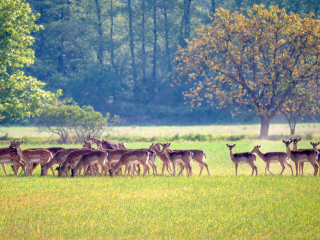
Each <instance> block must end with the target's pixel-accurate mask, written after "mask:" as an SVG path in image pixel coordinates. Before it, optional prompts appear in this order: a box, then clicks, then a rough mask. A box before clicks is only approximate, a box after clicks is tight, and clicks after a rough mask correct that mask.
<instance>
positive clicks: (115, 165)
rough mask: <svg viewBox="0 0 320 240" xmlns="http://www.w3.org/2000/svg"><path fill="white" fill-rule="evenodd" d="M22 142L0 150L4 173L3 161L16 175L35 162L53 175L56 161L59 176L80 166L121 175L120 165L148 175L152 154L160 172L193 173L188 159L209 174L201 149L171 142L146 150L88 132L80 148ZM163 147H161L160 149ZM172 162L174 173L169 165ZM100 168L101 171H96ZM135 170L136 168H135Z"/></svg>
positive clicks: (76, 171)
mask: <svg viewBox="0 0 320 240" xmlns="http://www.w3.org/2000/svg"><path fill="white" fill-rule="evenodd" d="M22 143H23V141H16V140H15V141H11V144H10V146H9V147H8V148H2V149H0V164H1V165H2V167H3V170H4V172H5V173H6V175H7V176H8V174H7V171H6V168H5V163H11V166H12V169H13V171H14V174H15V175H17V174H18V171H19V168H20V167H21V172H20V174H21V173H22V171H24V173H25V174H26V175H32V172H33V171H34V169H35V168H36V166H37V165H39V164H40V165H41V176H45V175H47V173H48V170H49V169H51V171H52V173H53V175H55V172H54V169H53V165H55V164H58V165H59V167H57V168H56V170H58V175H59V177H61V176H62V175H63V174H64V173H65V174H67V175H68V176H70V174H69V171H70V170H71V175H72V177H74V176H75V175H78V176H79V175H80V174H81V170H82V169H83V175H84V176H86V175H87V174H88V173H89V172H90V173H91V174H92V175H93V176H95V175H96V174H98V173H99V174H100V176H102V174H103V172H104V173H105V175H106V176H107V174H108V173H109V175H110V176H112V177H113V176H114V175H115V174H122V167H123V166H125V171H124V175H126V174H127V172H128V174H131V176H133V175H134V174H135V173H137V174H140V165H142V166H143V169H144V172H143V175H146V174H147V173H149V174H150V169H149V166H148V164H149V165H150V166H151V167H152V169H153V174H157V166H156V164H155V157H156V156H157V157H158V158H159V159H160V160H161V161H162V163H163V167H162V175H164V172H165V170H167V171H168V172H169V173H170V174H171V175H174V176H176V172H177V166H178V165H180V167H181V170H180V172H179V174H178V176H179V175H183V170H184V169H185V168H186V170H187V175H188V176H190V175H192V167H191V162H192V161H195V162H197V163H198V164H199V166H200V174H199V175H201V172H202V170H203V167H206V169H207V171H208V174H210V173H209V168H208V165H207V164H206V163H205V162H204V160H205V157H206V155H205V152H204V151H202V150H170V149H169V147H170V143H163V144H161V143H156V144H154V143H152V144H151V146H150V147H149V148H145V149H126V147H125V144H124V143H118V144H111V143H109V142H108V141H105V140H100V139H97V138H94V137H91V136H90V135H89V136H88V137H87V139H86V140H85V141H84V145H83V148H68V149H65V148H62V147H52V148H38V149H25V150H23V149H22V148H21V144H22ZM92 143H96V144H97V150H95V149H94V148H92V147H91V144H92ZM161 146H162V150H161ZM171 163H172V165H173V172H172V168H171ZM100 168H101V172H100V171H99V170H100ZM137 169H138V170H137Z"/></svg>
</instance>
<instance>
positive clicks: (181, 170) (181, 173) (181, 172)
mask: <svg viewBox="0 0 320 240" xmlns="http://www.w3.org/2000/svg"><path fill="white" fill-rule="evenodd" d="M180 168H181V169H180V172H179V173H178V177H179V176H180V175H182V176H183V170H184V166H182V164H181V163H180Z"/></svg>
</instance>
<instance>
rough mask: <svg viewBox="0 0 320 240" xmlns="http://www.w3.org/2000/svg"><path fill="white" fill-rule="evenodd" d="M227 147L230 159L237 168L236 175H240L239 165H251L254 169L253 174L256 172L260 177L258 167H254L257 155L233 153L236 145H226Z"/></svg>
mask: <svg viewBox="0 0 320 240" xmlns="http://www.w3.org/2000/svg"><path fill="white" fill-rule="evenodd" d="M226 145H227V147H228V148H229V150H230V158H231V161H232V162H233V163H234V164H235V167H236V175H238V165H239V164H245V163H247V164H249V165H250V167H251V168H252V174H251V175H253V173H254V171H256V175H258V169H257V167H256V165H254V161H256V155H254V154H253V153H251V152H244V153H233V148H234V147H235V146H236V145H235V144H233V145H228V144H226Z"/></svg>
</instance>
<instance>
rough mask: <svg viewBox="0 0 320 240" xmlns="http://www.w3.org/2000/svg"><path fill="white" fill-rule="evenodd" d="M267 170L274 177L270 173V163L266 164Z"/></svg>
mask: <svg viewBox="0 0 320 240" xmlns="http://www.w3.org/2000/svg"><path fill="white" fill-rule="evenodd" d="M267 169H268V171H269V172H270V173H271V174H272V175H274V174H273V173H272V172H271V171H270V163H267ZM282 171H283V170H282Z"/></svg>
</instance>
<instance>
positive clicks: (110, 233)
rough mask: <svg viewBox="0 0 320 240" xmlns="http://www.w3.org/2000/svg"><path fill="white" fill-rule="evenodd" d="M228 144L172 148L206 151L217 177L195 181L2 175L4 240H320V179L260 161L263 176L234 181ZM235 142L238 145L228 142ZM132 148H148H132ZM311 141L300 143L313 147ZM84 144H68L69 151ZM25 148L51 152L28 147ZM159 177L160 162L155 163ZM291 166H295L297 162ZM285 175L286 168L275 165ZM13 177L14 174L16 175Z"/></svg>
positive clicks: (246, 144) (265, 147)
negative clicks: (266, 169)
mask: <svg viewBox="0 0 320 240" xmlns="http://www.w3.org/2000/svg"><path fill="white" fill-rule="evenodd" d="M225 143H226V142H219V143H211V142H203V143H201V142H180V143H179V142H173V143H172V148H173V149H191V148H198V149H203V150H205V151H206V155H207V163H208V165H209V168H210V173H211V175H210V176H208V175H207V173H206V171H205V170H204V171H203V174H202V176H201V177H199V176H197V175H198V173H199V167H198V166H197V164H195V163H193V172H194V175H193V176H191V177H190V178H187V177H186V176H184V177H177V178H174V177H171V176H169V175H168V174H167V173H166V175H165V176H152V175H151V176H147V177H139V176H135V177H134V178H131V177H115V178H110V177H86V178H83V177H79V178H67V177H62V178H58V177H53V176H52V175H51V172H49V176H47V177H39V175H40V169H36V171H35V175H34V176H33V177H25V176H21V177H20V176H19V177H15V176H10V177H6V176H5V175H4V173H3V171H1V172H0V181H1V184H0V200H1V201H0V211H1V214H0V238H1V239H17V238H24V239H25V238H26V239H31V238H32V239H48V238H50V239H52V238H54V239H61V238H62V239H65V238H68V239H70V238H72V239H75V238H76V239H79V238H80V239H105V238H107V237H111V238H113V239H146V238H147V239H155V238H157V239H230V238H233V239H275V238H282V239H317V238H318V225H319V223H320V219H319V218H318V214H317V213H318V212H319V210H320V207H319V204H318V202H319V200H320V194H319V193H320V190H319V187H318V181H319V178H318V177H313V176H312V173H313V168H312V167H311V166H310V164H306V170H305V176H303V177H302V176H298V177H295V176H294V177H292V176H291V172H290V170H289V169H288V168H286V170H285V172H284V173H285V174H284V176H279V175H276V176H271V175H270V174H269V173H268V174H267V176H265V174H264V167H265V164H264V163H263V161H262V160H261V159H259V158H258V157H257V162H256V164H257V167H258V173H259V175H258V176H253V177H252V176H250V174H251V168H250V167H249V166H248V165H241V166H240V167H239V172H238V173H239V176H235V170H234V164H233V163H232V162H231V160H230V157H229V152H228V148H227V147H226V145H225ZM228 143H229V144H231V143H233V142H228ZM235 143H236V144H237V145H236V147H235V151H237V152H243V151H251V150H252V149H253V146H254V145H257V144H259V145H262V151H263V152H266V151H284V150H285V145H284V144H283V143H282V142H280V141H278V142H274V141H243V140H242V141H238V142H235ZM127 145H128V147H129V148H139V147H147V146H148V144H147V143H134V144H133V143H131V144H127ZM309 145H310V144H309V143H308V142H307V141H304V142H302V143H301V144H300V146H301V148H302V147H308V148H309V147H310V146H311V145H310V146H309ZM73 146H80V145H69V146H68V147H73ZM25 147H28V148H29V147H46V146H42V145H40V146H39V145H29V146H28V145H26V146H25ZM156 164H157V166H158V172H159V171H160V168H161V163H160V160H159V159H157V160H156ZM291 164H292V162H291ZM271 171H273V172H274V173H276V174H279V173H280V171H281V167H280V166H279V165H278V164H271ZM10 174H11V175H12V171H11V172H10Z"/></svg>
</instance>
